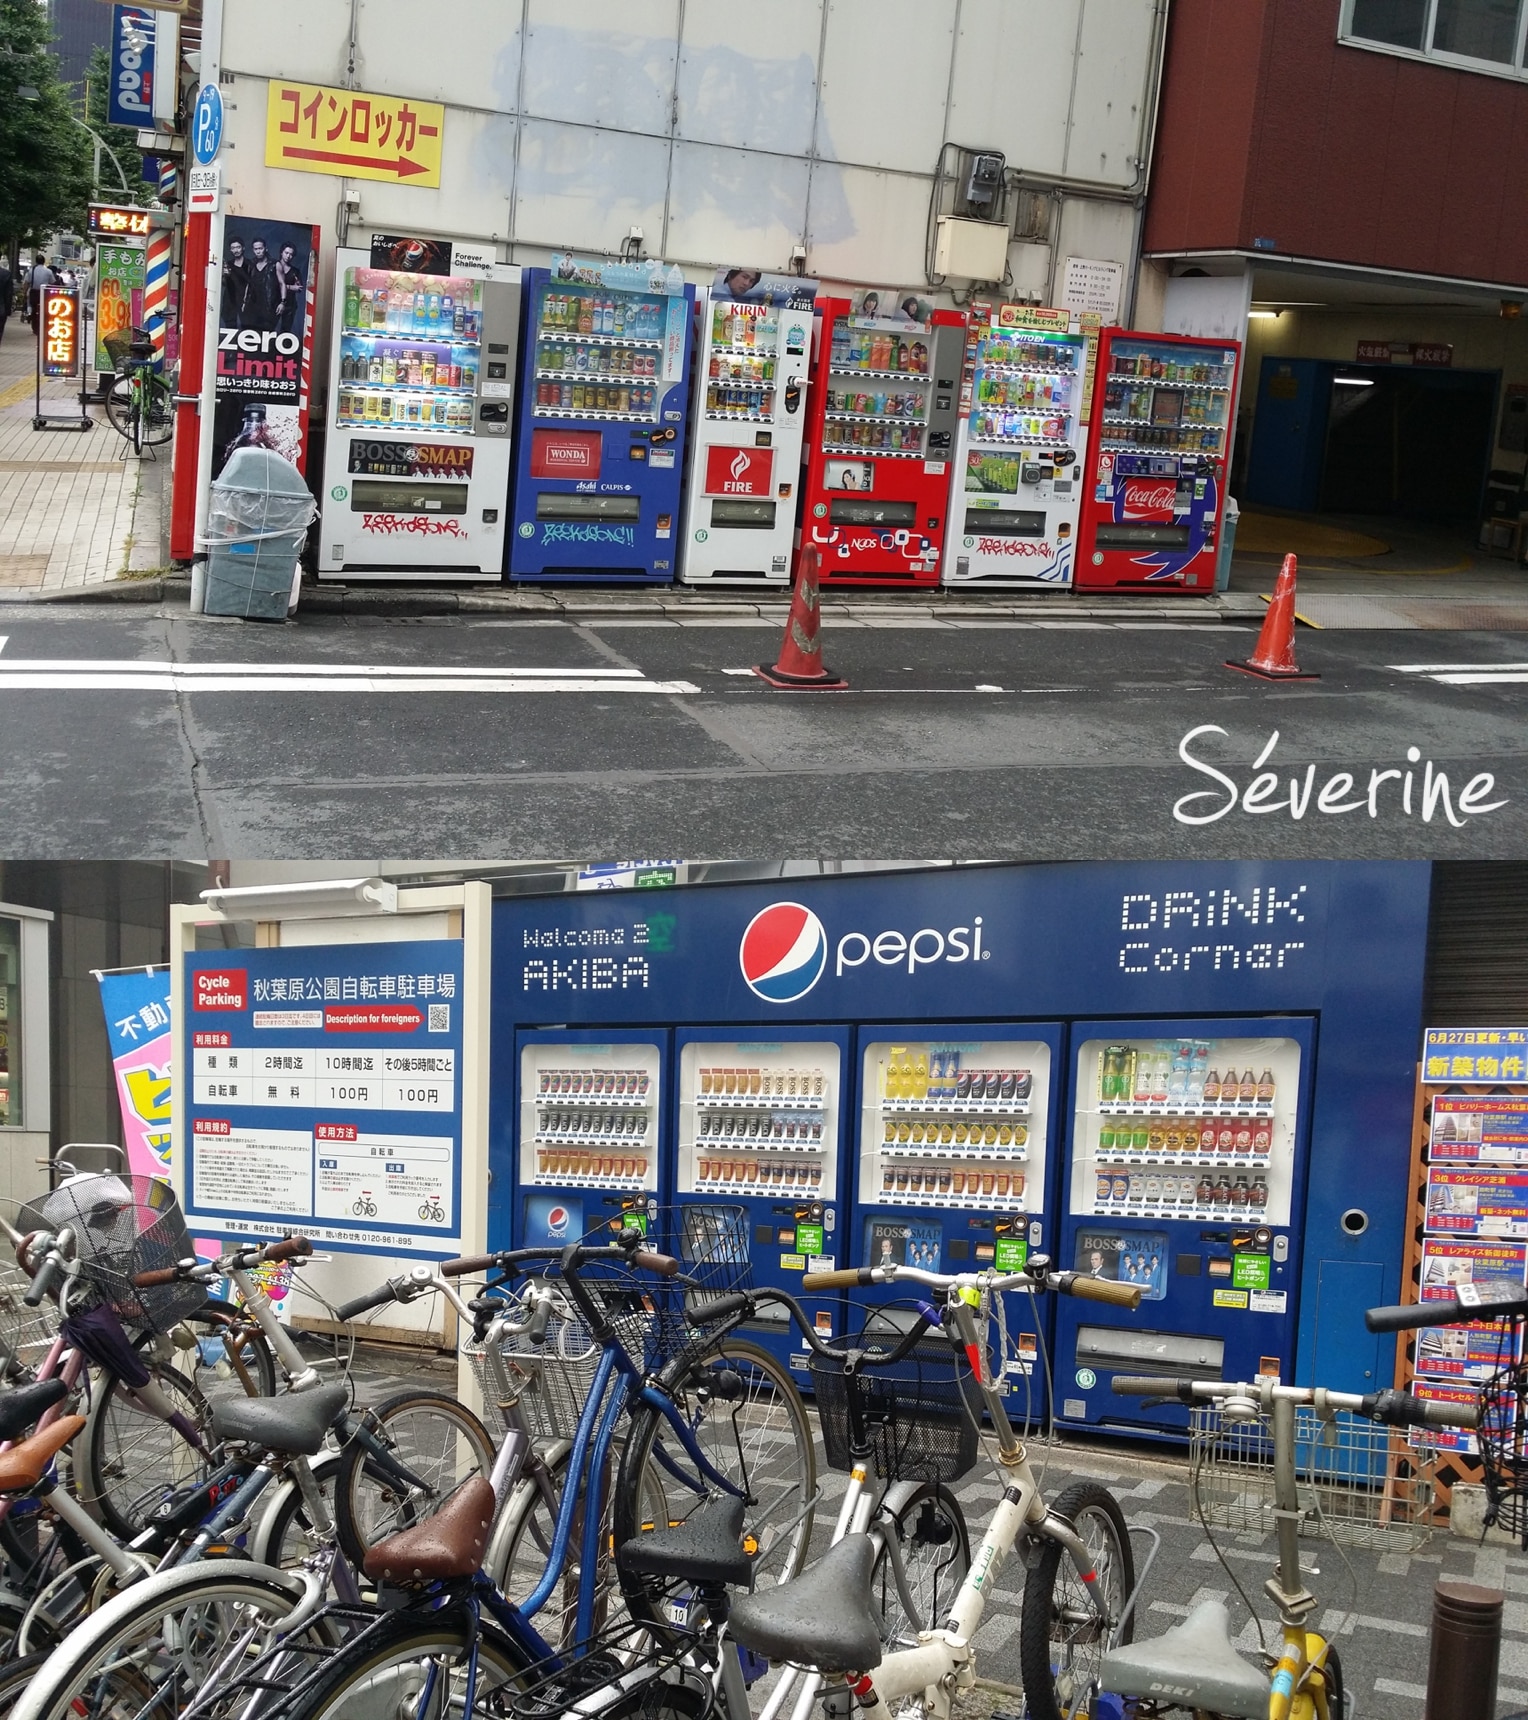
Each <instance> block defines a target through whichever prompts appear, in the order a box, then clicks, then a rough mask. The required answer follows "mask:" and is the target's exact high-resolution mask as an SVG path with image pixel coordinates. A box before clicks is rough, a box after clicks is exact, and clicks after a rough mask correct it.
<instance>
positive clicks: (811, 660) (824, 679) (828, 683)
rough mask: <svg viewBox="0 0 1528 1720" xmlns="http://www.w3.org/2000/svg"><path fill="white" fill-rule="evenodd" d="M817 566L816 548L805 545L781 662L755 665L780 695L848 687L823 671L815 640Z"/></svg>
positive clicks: (818, 639) (838, 690)
mask: <svg viewBox="0 0 1528 1720" xmlns="http://www.w3.org/2000/svg"><path fill="white" fill-rule="evenodd" d="M817 562H818V556H817V546H816V545H815V544H808V545H807V546H806V548H805V549H804V550H803V551H802V552H801V565H800V567H799V568H798V569H797V572H796V589H795V590H794V591H793V592H792V593H791V612H790V615H789V617H788V618H787V619H786V623H785V638H784V639H783V640H782V641H781V642H780V661H779V662H778V663H776V664H775V666H774V668H772V669H768V668H766V667H765V666H764V665H763V664H762V663H757V664H755V665H754V671H753V672H754V674H755V675H760V676H762V677H763V678H764V679H765V680H766V681H768V682H769V684H770V686H771V687H778V688H779V689H780V690H781V691H782V692H797V691H805V692H816V693H838V692H842V691H843V690H844V689H845V688H846V687H847V686H848V685H849V683H848V682H847V681H845V680H842V679H840V677H839V676H837V675H835V674H834V673H833V671H832V670H831V669H825V668H824V667H823V663H822V640H821V639H820V638H819V637H818V626H819V621H820V616H819V612H818V611H819V606H818V596H817Z"/></svg>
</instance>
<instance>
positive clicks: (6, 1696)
mask: <svg viewBox="0 0 1528 1720" xmlns="http://www.w3.org/2000/svg"><path fill="white" fill-rule="evenodd" d="M47 1658H48V1653H47V1650H46V1649H44V1650H43V1651H42V1652H40V1653H38V1654H24V1655H22V1656H21V1658H20V1659H19V1660H8V1661H7V1662H6V1663H5V1664H4V1666H0V1720H9V1715H10V1712H11V1710H12V1709H13V1708H14V1707H15V1706H16V1703H17V1700H18V1699H19V1698H20V1696H21V1694H22V1692H23V1691H25V1690H26V1688H27V1686H28V1685H29V1684H30V1683H31V1682H32V1679H33V1678H34V1677H35V1675H36V1674H37V1673H39V1672H40V1671H41V1670H42V1667H43V1662H44V1661H46V1660H47Z"/></svg>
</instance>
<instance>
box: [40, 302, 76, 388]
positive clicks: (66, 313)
mask: <svg viewBox="0 0 1528 1720" xmlns="http://www.w3.org/2000/svg"><path fill="white" fill-rule="evenodd" d="M38 362H39V364H40V365H41V367H42V374H43V375H44V376H59V377H63V376H76V375H78V373H79V368H80V296H79V291H78V289H77V288H75V287H61V286H52V287H48V288H46V289H45V290H44V292H43V299H42V340H41V342H40V343H39V346H38Z"/></svg>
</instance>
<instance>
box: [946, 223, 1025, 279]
mask: <svg viewBox="0 0 1528 1720" xmlns="http://www.w3.org/2000/svg"><path fill="white" fill-rule="evenodd" d="M934 268H935V270H936V272H937V273H939V274H941V275H957V276H959V277H960V278H961V279H963V280H967V281H1001V280H1002V278H1003V276H1004V274H1005V273H1006V272H1007V268H1008V229H1007V227H1006V226H1003V225H1000V224H999V223H997V222H995V221H963V220H961V219H960V217H959V216H955V215H941V216H940V217H939V237H938V239H937V240H936V241H935V245H934Z"/></svg>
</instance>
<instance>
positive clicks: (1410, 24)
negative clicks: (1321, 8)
mask: <svg viewBox="0 0 1528 1720" xmlns="http://www.w3.org/2000/svg"><path fill="white" fill-rule="evenodd" d="M1524 12H1525V6H1524V0H1343V6H1342V18H1341V28H1340V32H1339V33H1340V35H1341V37H1342V39H1343V40H1344V41H1349V42H1361V43H1362V44H1363V45H1364V46H1365V47H1376V48H1389V49H1392V50H1395V51H1398V52H1401V53H1407V54H1421V55H1424V56H1426V57H1427V58H1429V59H1440V60H1446V61H1448V62H1449V63H1450V64H1466V65H1468V64H1474V65H1477V66H1479V67H1480V68H1481V69H1482V70H1485V69H1487V68H1489V69H1491V70H1493V71H1507V72H1512V73H1515V74H1516V75H1518V76H1519V77H1521V76H1524V75H1528V62H1525V55H1524V29H1523V24H1524Z"/></svg>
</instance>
